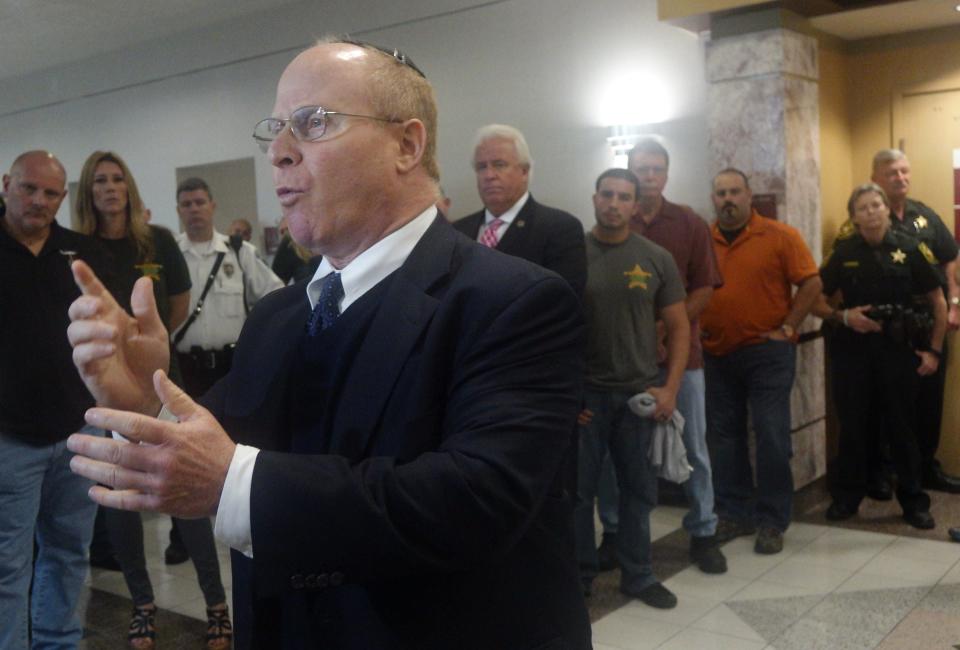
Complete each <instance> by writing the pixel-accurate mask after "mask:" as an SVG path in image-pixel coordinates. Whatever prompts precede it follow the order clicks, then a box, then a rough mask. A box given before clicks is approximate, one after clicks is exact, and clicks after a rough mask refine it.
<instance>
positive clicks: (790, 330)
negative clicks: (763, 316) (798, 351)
mask: <svg viewBox="0 0 960 650" xmlns="http://www.w3.org/2000/svg"><path fill="white" fill-rule="evenodd" d="M780 331H781V332H783V335H784V336H786V337H787V338H788V339H792V338H793V336H794V335H795V334H796V333H797V330H796V328H794V326H793V325H790V324H789V323H784V324H783V325H781V326H780Z"/></svg>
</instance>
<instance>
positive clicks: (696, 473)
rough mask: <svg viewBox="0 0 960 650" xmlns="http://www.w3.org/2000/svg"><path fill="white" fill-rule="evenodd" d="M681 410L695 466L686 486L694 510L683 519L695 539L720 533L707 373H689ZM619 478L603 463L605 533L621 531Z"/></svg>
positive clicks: (601, 502)
mask: <svg viewBox="0 0 960 650" xmlns="http://www.w3.org/2000/svg"><path fill="white" fill-rule="evenodd" d="M666 378H667V373H666V370H661V371H660V381H661V382H664V381H666ZM677 410H678V411H680V415H682V416H683V419H684V420H685V424H684V426H683V446H684V447H686V448H687V461H688V462H689V463H690V466H691V467H693V471H692V472H691V473H690V479H689V480H688V481H686V482H684V483H683V491H684V493H685V494H686V495H687V502H688V503H689V504H690V510H688V511H687V514H686V515H684V517H683V527H684V529H686V531H687V532H688V533H689V534H690V536H691V537H710V536H711V535H713V534H714V533H715V532H717V515H716V514H715V513H714V512H713V477H712V474H711V471H710V454H709V452H708V451H707V415H706V406H705V403H704V379H703V370H701V369H695V370H687V371H685V372H684V373H683V381H682V382H681V383H680V390H679V391H678V392H677ZM618 498H619V494H618V491H617V483H616V477H615V476H614V470H613V466H612V464H611V463H610V461H609V460H607V461H605V462H604V464H603V471H602V473H601V476H600V488H599V490H598V493H597V509H598V510H599V511H600V522H601V523H602V524H603V532H605V533H616V532H617V500H618Z"/></svg>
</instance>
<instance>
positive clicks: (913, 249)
mask: <svg viewBox="0 0 960 650" xmlns="http://www.w3.org/2000/svg"><path fill="white" fill-rule="evenodd" d="M934 262H935V260H934V258H933V254H932V253H931V252H930V250H929V249H928V248H927V247H926V245H925V244H923V243H922V242H920V241H919V240H918V239H917V238H916V237H915V236H908V235H904V234H903V233H900V232H897V231H895V230H893V229H892V228H891V229H890V230H888V231H887V234H886V235H884V238H883V241H881V242H880V245H879V246H877V247H876V248H874V247H872V246H870V244H868V243H867V242H866V240H864V239H863V237H861V236H860V235H859V234H853V235H851V236H849V237H847V238H845V239H839V240H838V241H837V242H836V244H835V247H834V250H833V253H831V254H830V256H829V257H828V258H827V260H826V261H825V262H824V263H823V267H822V268H821V269H820V277H821V279H822V280H823V293H825V294H826V295H828V296H831V295H833V294H834V293H835V292H836V291H837V289H840V291H841V292H842V293H843V303H842V307H844V308H849V307H857V306H860V305H874V306H876V305H899V306H901V307H911V306H912V305H913V297H914V296H916V295H919V294H925V293H928V292H929V291H931V290H933V289H936V288H937V287H939V286H940V280H939V278H938V277H937V272H936V269H937V267H936V266H935V265H934Z"/></svg>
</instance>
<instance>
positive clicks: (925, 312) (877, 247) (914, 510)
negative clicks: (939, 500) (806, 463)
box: [814, 183, 947, 528]
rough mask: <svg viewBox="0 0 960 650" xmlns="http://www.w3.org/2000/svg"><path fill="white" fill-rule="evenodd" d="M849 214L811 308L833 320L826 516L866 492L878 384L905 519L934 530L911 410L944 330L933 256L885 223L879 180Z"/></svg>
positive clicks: (848, 509) (843, 510) (856, 193)
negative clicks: (836, 427)
mask: <svg viewBox="0 0 960 650" xmlns="http://www.w3.org/2000/svg"><path fill="white" fill-rule="evenodd" d="M847 211H848V212H849V214H850V220H851V221H852V222H853V225H854V227H855V232H853V233H852V234H850V235H849V236H846V237H845V238H843V239H840V240H838V241H837V243H836V246H835V248H834V251H833V253H832V254H831V255H830V257H829V258H828V259H827V260H826V261H825V262H824V264H823V267H822V268H821V269H820V276H821V278H822V279H823V293H824V296H825V297H826V303H824V302H823V301H821V303H820V305H818V307H817V308H816V309H815V310H814V311H815V313H816V315H818V316H820V317H821V318H825V319H829V320H831V321H834V322H835V323H836V324H837V331H836V332H835V333H834V335H833V336H832V339H831V341H830V362H831V371H832V382H833V400H834V403H835V404H836V408H837V414H838V416H839V419H840V428H841V432H840V453H839V457H838V459H837V470H838V471H837V472H836V476H835V479H834V480H833V481H832V482H831V494H832V496H833V503H832V504H831V505H830V508H829V509H828V510H827V513H826V516H827V519H831V520H834V521H836V520H841V519H848V518H850V517H852V516H854V515H855V514H857V509H858V508H859V506H860V501H861V500H862V499H863V497H864V495H865V494H866V489H867V455H868V454H867V450H868V446H869V445H875V444H877V441H876V437H877V436H878V435H879V433H880V432H879V431H876V430H874V429H873V428H872V427H870V426H869V421H870V420H869V411H870V405H871V401H870V398H871V395H872V394H873V393H874V391H876V394H877V395H879V396H880V397H881V398H882V402H881V403H882V407H883V408H884V415H885V416H886V418H887V419H888V420H889V423H890V425H891V426H890V427H889V429H890V431H891V432H894V433H893V439H892V440H891V444H892V445H893V448H894V458H895V464H896V469H897V477H898V485H897V492H896V493H897V500H898V501H899V502H900V506H901V507H902V508H903V518H904V519H905V520H906V521H907V523H909V524H910V525H911V526H914V527H916V528H933V527H934V521H933V517H932V516H931V515H930V497H928V496H927V494H926V493H924V492H923V490H922V489H921V488H920V451H919V448H918V447H917V441H916V438H915V436H914V431H913V423H914V422H915V418H914V416H913V413H912V409H913V404H914V403H915V401H916V399H915V398H916V391H917V379H918V378H919V377H920V376H921V375H929V374H931V373H933V372H936V370H937V367H938V364H939V362H940V350H941V349H942V346H943V336H944V333H945V331H946V318H947V316H946V313H947V309H946V303H945V302H944V299H943V292H942V291H941V290H940V282H939V279H938V278H937V274H936V271H935V270H934V268H933V266H932V264H933V263H934V259H933V255H932V253H931V252H930V251H929V249H927V248H926V246H925V245H924V244H922V243H920V242H918V241H917V240H915V239H912V238H909V237H906V236H904V235H901V234H899V233H897V232H895V231H893V230H892V229H891V228H890V203H889V201H888V200H887V196H886V195H885V194H884V192H883V190H882V189H880V187H879V186H878V185H875V184H874V183H867V184H864V185H860V186H859V187H857V188H856V189H854V190H853V193H852V194H851V195H850V200H849V201H848V203H847ZM931 315H932V328H931V327H930V322H931Z"/></svg>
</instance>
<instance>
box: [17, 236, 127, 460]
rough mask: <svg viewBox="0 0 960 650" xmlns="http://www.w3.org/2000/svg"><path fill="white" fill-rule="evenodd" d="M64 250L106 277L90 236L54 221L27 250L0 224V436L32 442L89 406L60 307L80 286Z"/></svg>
mask: <svg viewBox="0 0 960 650" xmlns="http://www.w3.org/2000/svg"><path fill="white" fill-rule="evenodd" d="M66 251H73V252H74V253H75V257H76V258H78V259H82V260H84V261H85V262H87V263H88V264H90V266H91V267H92V268H93V269H94V272H95V273H97V275H99V276H100V277H101V278H103V279H104V281H105V282H107V283H109V282H110V277H109V275H107V274H106V273H107V271H106V269H107V268H108V267H107V264H108V262H107V260H106V258H105V255H106V253H105V252H104V251H103V249H102V248H101V247H100V245H99V244H98V243H97V242H96V241H95V240H94V239H92V238H91V237H87V236H86V235H81V234H79V233H76V232H73V231H72V230H66V229H65V228H61V227H60V226H59V225H57V224H56V223H54V224H53V225H52V226H51V232H50V237H49V238H48V239H47V241H46V242H44V245H43V248H42V249H41V250H40V254H39V255H34V254H33V253H32V252H31V251H30V250H29V249H28V248H27V247H26V246H24V245H23V244H21V243H20V242H18V241H17V240H15V239H14V238H13V237H11V236H10V235H9V234H7V232H6V231H5V230H4V229H3V228H0V434H3V435H12V436H16V437H17V438H19V439H21V440H24V441H25V442H27V443H30V444H33V445H48V444H52V443H54V442H57V441H59V440H63V439H64V438H66V437H67V436H68V435H70V434H71V433H73V432H75V431H77V430H79V429H80V427H82V426H83V424H84V422H83V412H84V411H85V410H86V409H87V408H89V407H91V406H93V398H92V397H91V396H90V393H89V392H87V389H86V387H85V386H84V385H83V382H82V381H81V380H80V376H79V375H78V374H77V369H76V368H75V367H74V365H73V357H72V355H73V352H72V350H71V349H70V343H69V342H68V341H67V325H68V324H69V322H70V319H69V317H68V316H67V309H68V308H69V306H70V303H71V302H73V301H74V300H75V299H76V298H77V297H78V296H79V295H80V290H79V289H78V288H77V285H76V284H74V281H73V275H72V274H71V273H70V266H69V264H70V258H71V256H70V255H66V254H65V252H66ZM108 286H109V285H108Z"/></svg>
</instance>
